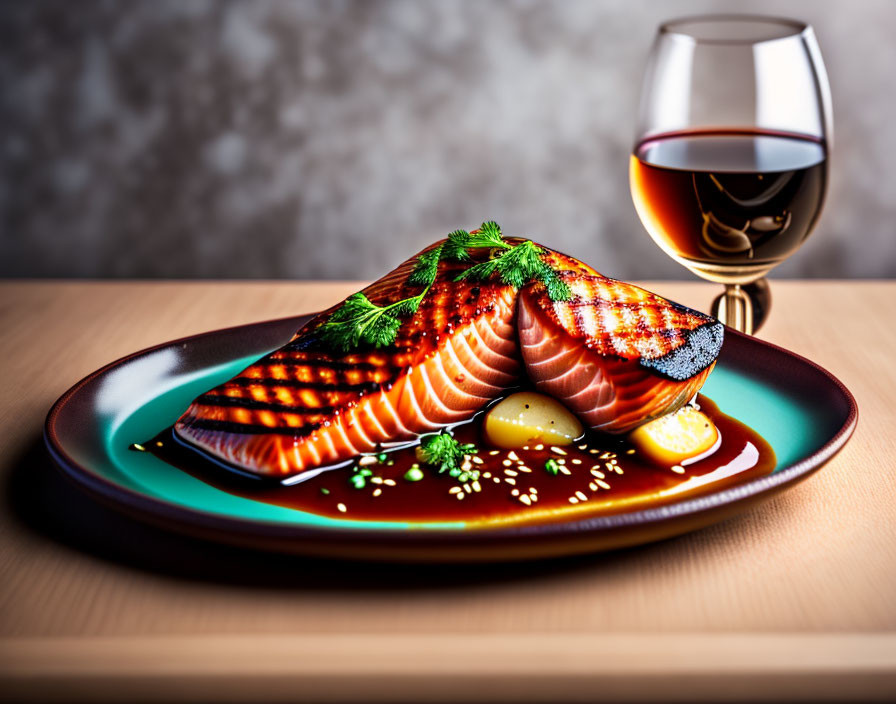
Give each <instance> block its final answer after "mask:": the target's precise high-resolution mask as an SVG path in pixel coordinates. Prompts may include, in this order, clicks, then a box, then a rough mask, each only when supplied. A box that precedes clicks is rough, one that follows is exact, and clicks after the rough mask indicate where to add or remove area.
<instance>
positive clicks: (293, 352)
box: [175, 238, 722, 479]
mask: <svg viewBox="0 0 896 704" xmlns="http://www.w3.org/2000/svg"><path fill="white" fill-rule="evenodd" d="M507 241H508V242H510V243H511V244H514V243H517V242H519V240H513V239H512V238H507ZM439 244H441V242H437V243H435V244H434V245H432V246H431V247H429V248H427V249H426V250H423V252H421V253H420V254H423V253H425V252H427V251H430V250H432V249H433V248H435V247H437V246H439ZM543 249H544V254H543V256H542V258H543V260H544V261H545V262H546V263H548V264H549V265H550V266H551V267H552V268H553V269H554V270H555V271H556V272H558V275H559V276H560V277H561V278H562V279H563V280H564V281H566V282H567V284H568V285H569V286H570V289H571V291H572V293H573V297H572V298H571V299H570V300H569V301H568V302H566V303H563V304H560V303H554V302H552V301H551V300H550V298H549V297H548V295H547V292H546V290H545V288H544V286H543V285H542V284H541V283H537V282H533V283H530V284H527V285H526V286H524V287H523V288H522V289H520V290H518V289H516V288H514V287H513V286H509V285H506V284H503V283H501V282H500V281H498V280H497V279H495V277H492V278H493V279H495V280H489V281H485V282H472V281H455V279H456V278H457V276H458V275H459V274H460V273H461V272H462V271H464V270H466V269H467V268H468V267H469V266H470V265H471V264H472V263H476V262H478V261H484V260H485V259H487V258H488V256H489V252H488V250H475V251H473V252H472V262H450V261H443V262H441V263H440V264H439V270H438V274H437V276H436V280H435V282H434V284H433V285H432V287H431V289H430V290H429V292H428V293H427V294H426V296H425V297H424V298H423V300H422V302H421V304H420V306H419V308H418V310H417V311H416V312H415V313H414V314H413V315H411V316H408V317H406V318H403V319H402V321H403V324H402V325H401V327H400V328H399V329H398V333H397V337H396V339H395V341H394V343H393V344H392V345H390V346H388V347H383V348H378V349H376V348H371V347H361V348H359V349H358V350H355V351H351V352H348V353H341V352H335V351H333V350H331V349H328V348H326V347H325V346H324V345H322V344H321V342H320V339H319V337H320V336H319V330H318V329H319V328H320V326H321V325H323V324H324V323H325V322H326V321H327V319H328V318H329V317H330V315H331V314H332V313H333V312H334V311H335V310H336V308H337V307H338V306H335V307H334V308H331V309H330V310H327V311H325V312H323V313H321V314H320V315H318V316H316V317H315V318H314V319H313V320H311V321H310V322H309V323H308V324H307V325H306V326H305V327H303V328H302V329H301V330H300V331H298V332H297V333H296V335H295V336H294V337H293V339H292V340H291V341H290V342H289V343H287V344H286V345H285V346H283V347H282V348H280V349H278V350H276V351H275V352H272V353H271V354H269V355H267V356H266V357H264V358H262V359H260V360H259V361H257V362H255V363H254V364H252V365H250V366H249V367H248V368H246V369H245V370H243V371H242V372H240V374H239V375H237V376H236V377H234V378H233V379H231V380H230V381H227V382H225V383H224V384H222V385H220V386H218V387H216V388H214V389H212V390H210V391H209V392H207V393H205V394H203V395H202V396H200V397H198V398H197V399H195V400H194V401H193V403H192V404H191V405H190V407H189V408H188V409H187V411H186V412H185V413H184V414H183V415H182V416H181V418H180V419H178V421H177V422H176V423H175V433H176V434H177V435H178V436H179V437H180V438H181V439H182V440H184V441H186V442H187V443H189V444H191V445H193V446H195V447H197V448H199V449H200V450H202V451H204V452H206V453H208V454H209V455H211V456H212V457H214V458H216V459H219V460H223V461H225V462H227V463H229V464H231V465H233V466H235V467H237V468H239V469H241V470H245V471H248V472H251V473H253V474H257V475H261V476H270V477H277V478H279V479H284V478H287V477H291V476H293V475H298V474H307V476H313V474H316V473H317V472H316V471H314V470H318V469H320V468H326V467H328V466H332V465H336V464H339V463H342V462H345V461H350V460H351V459H352V458H354V457H356V456H358V455H360V454H363V453H369V452H375V451H379V450H380V449H381V448H383V447H384V446H389V445H391V444H402V443H406V442H412V441H415V440H416V439H417V438H419V436H420V435H421V434H425V433H429V432H434V431H438V430H440V429H442V428H445V427H448V426H451V425H453V424H457V423H461V422H463V421H466V420H469V418H470V417H471V416H472V415H473V414H474V413H476V412H477V411H478V410H480V409H481V408H482V407H483V406H485V405H486V404H488V403H489V402H490V401H492V400H494V399H496V398H499V397H500V396H502V395H504V394H506V393H507V392H508V391H509V390H511V389H513V388H515V387H518V386H520V385H521V384H522V383H524V381H525V378H526V376H528V377H529V378H530V379H531V381H532V382H533V383H534V384H535V385H536V387H538V388H540V389H542V390H544V391H545V392H547V393H549V394H551V395H552V396H555V397H556V398H558V399H560V400H561V401H563V402H564V403H566V404H567V405H568V406H569V407H570V409H572V410H573V411H574V412H576V413H577V414H578V415H579V416H580V417H581V418H582V419H583V420H584V421H585V422H586V423H587V424H588V425H589V426H591V427H595V428H600V429H602V430H607V431H610V432H623V431H624V430H625V429H628V428H630V427H634V426H635V425H638V424H640V423H642V422H646V420H649V418H651V417H654V416H655V415H662V414H663V413H666V412H669V411H670V410H674V408H675V407H677V406H679V405H681V404H682V403H685V402H686V401H687V400H688V399H689V398H690V397H691V396H692V395H693V393H696V390H697V389H699V387H700V385H702V383H703V381H704V380H705V378H706V375H707V374H708V373H709V370H710V369H711V366H712V363H713V361H714V359H715V357H716V355H717V354H718V349H719V347H720V346H721V329H722V328H721V325H720V324H719V323H717V322H715V321H714V320H713V319H711V318H708V317H707V316H704V315H702V314H699V313H697V312H695V311H690V310H689V309H686V308H683V307H681V306H677V305H676V304H672V303H669V302H668V301H665V299H662V298H660V297H659V296H655V295H654V294H648V293H647V292H646V291H642V290H641V289H638V288H637V287H634V286H631V285H630V284H624V283H622V282H618V281H613V280H612V279H606V278H604V277H602V276H601V275H600V274H599V273H598V272H597V271H595V270H594V269H592V268H591V267H590V266H588V265H587V264H584V263H582V262H580V261H578V260H577V259H574V258H572V257H569V256H567V255H564V254H561V253H559V252H555V251H553V250H549V249H547V248H543ZM418 256H420V255H419V254H418V255H415V256H414V257H412V258H410V259H408V260H407V261H406V262H404V263H403V264H401V265H400V266H399V267H398V268H396V269H395V270H393V271H392V272H390V273H389V274H387V275H386V276H384V277H383V278H382V279H380V280H379V281H377V282H375V283H373V284H371V285H370V286H368V287H367V288H366V289H364V290H363V291H362V293H364V294H365V295H366V296H367V298H368V299H369V300H370V301H371V302H372V303H374V304H377V305H385V304H388V303H391V302H394V301H396V300H399V299H402V298H405V297H407V296H409V295H416V294H417V293H418V292H419V291H420V290H421V287H419V286H413V285H410V284H408V282H407V280H408V276H409V275H410V274H411V272H412V270H413V268H414V266H415V263H416V260H417V257H418ZM591 309H593V311H595V312H594V314H592V313H588V312H586V311H587V310H591ZM607 311H614V314H618V324H615V325H613V326H608V325H607V321H609V320H610V317H609V314H608V313H607ZM630 314H634V315H635V318H634V319H636V320H637V330H638V332H637V333H632V332H631V331H627V328H626V327H625V326H626V325H627V324H628V321H629V320H630ZM704 328H706V330H704V331H703V332H700V331H701V330H703V329H704ZM574 365H582V368H581V369H578V370H577V369H576V368H575V367H574ZM564 372H569V373H566V374H564ZM691 389H693V393H692V392H691ZM589 404H591V405H589ZM613 414H616V416H615V420H614V419H613V417H614V416H613Z"/></svg>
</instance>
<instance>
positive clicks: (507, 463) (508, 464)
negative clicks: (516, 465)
mask: <svg viewBox="0 0 896 704" xmlns="http://www.w3.org/2000/svg"><path fill="white" fill-rule="evenodd" d="M501 464H503V465H504V466H505V467H510V466H511V465H513V462H511V461H510V460H504V461H503V462H501Z"/></svg>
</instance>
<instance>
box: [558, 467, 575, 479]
mask: <svg viewBox="0 0 896 704" xmlns="http://www.w3.org/2000/svg"><path fill="white" fill-rule="evenodd" d="M559 469H560V472H561V473H563V474H565V475H566V476H567V477H568V476H569V475H571V474H572V472H570V471H569V470H568V469H567V468H566V467H560V468H559Z"/></svg>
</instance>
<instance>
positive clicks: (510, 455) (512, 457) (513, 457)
mask: <svg viewBox="0 0 896 704" xmlns="http://www.w3.org/2000/svg"><path fill="white" fill-rule="evenodd" d="M519 458H520V456H519V455H518V454H516V453H515V452H514V451H513V450H511V451H510V452H508V453H507V459H509V460H513V461H516V460H518V459H519Z"/></svg>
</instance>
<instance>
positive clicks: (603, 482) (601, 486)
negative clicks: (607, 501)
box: [595, 479, 610, 489]
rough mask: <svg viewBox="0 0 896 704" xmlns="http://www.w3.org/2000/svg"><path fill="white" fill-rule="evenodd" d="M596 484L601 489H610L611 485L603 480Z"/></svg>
mask: <svg viewBox="0 0 896 704" xmlns="http://www.w3.org/2000/svg"><path fill="white" fill-rule="evenodd" d="M595 484H597V485H598V486H599V487H600V488H601V489H609V488H610V485H609V484H607V483H606V482H605V481H604V480H603V479H598V480H597V481H596V482H595Z"/></svg>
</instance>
